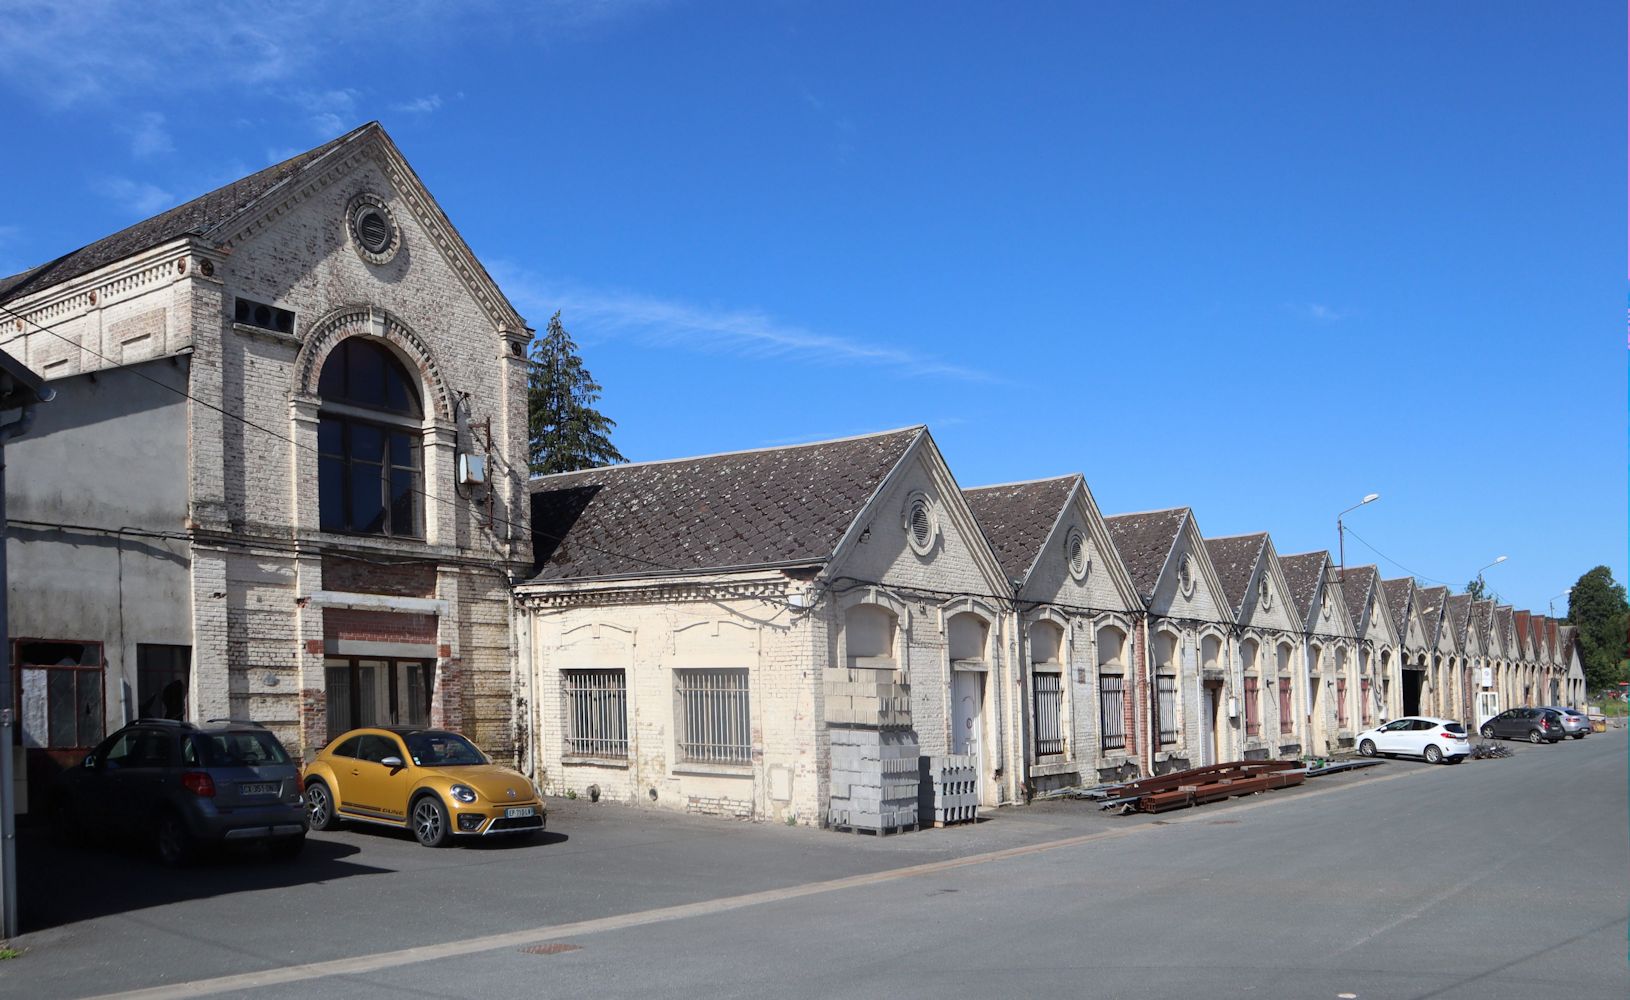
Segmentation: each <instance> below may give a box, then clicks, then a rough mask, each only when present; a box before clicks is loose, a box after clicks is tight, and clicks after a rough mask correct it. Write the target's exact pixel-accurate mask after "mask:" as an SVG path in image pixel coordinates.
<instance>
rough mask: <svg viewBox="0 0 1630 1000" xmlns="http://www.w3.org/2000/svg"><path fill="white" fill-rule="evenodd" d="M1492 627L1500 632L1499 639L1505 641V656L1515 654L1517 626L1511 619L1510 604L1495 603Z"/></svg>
mask: <svg viewBox="0 0 1630 1000" xmlns="http://www.w3.org/2000/svg"><path fill="white" fill-rule="evenodd" d="M1494 627H1495V629H1496V630H1498V631H1499V633H1500V641H1501V642H1503V643H1505V653H1506V655H1507V656H1516V655H1517V647H1516V642H1517V627H1516V625H1515V624H1513V623H1512V620H1511V605H1509V604H1497V605H1495V606H1494Z"/></svg>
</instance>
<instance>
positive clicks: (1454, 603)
mask: <svg viewBox="0 0 1630 1000" xmlns="http://www.w3.org/2000/svg"><path fill="white" fill-rule="evenodd" d="M1445 607H1446V613H1447V615H1448V618H1449V627H1450V628H1452V629H1453V630H1454V636H1455V645H1457V646H1458V645H1461V644H1462V643H1464V642H1465V641H1466V627H1467V626H1468V625H1470V624H1471V612H1472V595H1470V594H1455V595H1453V596H1451V597H1450V598H1449V600H1448V601H1447V602H1446V604H1445Z"/></svg>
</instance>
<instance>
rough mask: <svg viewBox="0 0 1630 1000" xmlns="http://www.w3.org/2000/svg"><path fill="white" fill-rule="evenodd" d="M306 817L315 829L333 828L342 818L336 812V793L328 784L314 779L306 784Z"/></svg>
mask: <svg viewBox="0 0 1630 1000" xmlns="http://www.w3.org/2000/svg"><path fill="white" fill-rule="evenodd" d="M306 819H307V820H308V821H309V822H310V823H311V828H312V829H313V830H318V831H322V830H332V829H334V827H336V826H338V825H339V822H340V819H339V817H338V816H336V815H335V814H334V795H333V793H332V792H330V791H329V790H328V786H327V785H325V784H323V783H322V782H320V781H313V782H312V783H311V784H309V785H307V786H306Z"/></svg>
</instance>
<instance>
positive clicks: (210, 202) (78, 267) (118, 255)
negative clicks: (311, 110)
mask: <svg viewBox="0 0 1630 1000" xmlns="http://www.w3.org/2000/svg"><path fill="white" fill-rule="evenodd" d="M378 129H379V123H378V122H369V123H368V124H366V125H363V126H361V127H360V128H356V129H352V130H351V131H350V132H347V133H346V134H344V135H342V136H340V137H339V138H338V139H333V140H330V141H328V142H325V143H323V144H322V145H321V146H318V147H317V148H315V149H308V150H306V151H305V152H304V153H301V154H299V155H298V156H291V157H289V158H288V159H287V160H284V161H283V162H282V163H275V164H273V165H272V166H269V167H267V168H266V169H264V170H260V171H257V172H255V173H252V174H250V175H249V176H248V177H241V178H239V179H238V180H235V181H233V182H232V183H230V184H227V185H225V186H223V187H218V188H216V189H215V190H214V191H211V192H209V193H208V194H204V195H200V196H199V197H197V198H194V199H193V200H191V201H189V202H187V203H185V204H182V205H177V206H176V207H175V208H172V209H169V210H168V211H164V212H160V213H159V214H157V215H155V216H153V217H152V218H150V219H144V220H142V221H141V222H138V223H136V224H135V225H133V226H127V227H126V228H124V229H121V230H119V231H118V232H116V233H114V234H113V235H111V236H104V237H102V238H101V239H99V240H97V241H96V242H94V243H90V244H87V245H86V246H82V247H80V248H79V249H78V250H75V251H73V252H71V253H66V254H63V255H62V256H61V257H58V258H57V259H56V260H53V261H49V262H47V263H44V264H41V265H39V266H38V267H34V268H30V269H29V270H27V271H24V272H22V273H21V274H14V275H12V276H11V277H9V278H0V302H10V301H11V300H12V299H16V298H21V297H22V296H24V295H27V294H29V293H31V292H37V291H40V290H42V289H45V288H49V287H51V286H52V285H57V284H61V283H62V282H64V281H68V280H70V279H73V278H77V277H79V276H80V275H83V274H89V273H90V272H92V271H94V270H96V269H97V268H100V267H106V266H107V265H108V264H112V263H114V262H116V261H120V260H123V259H124V258H126V257H130V256H134V255H135V254H138V253H141V252H142V251H144V250H151V249H152V248H154V247H156V246H159V245H161V244H164V243H168V242H170V241H171V240H174V239H179V238H181V237H183V236H189V235H203V234H204V233H207V232H209V231H211V230H213V229H217V228H219V227H220V226H222V225H223V224H225V223H228V222H230V221H231V220H232V219H233V218H234V217H236V216H237V215H238V214H239V213H241V212H243V211H245V210H246V209H248V208H249V206H250V205H252V204H254V202H255V201H256V200H258V199H259V198H260V197H261V196H262V195H264V194H266V193H267V192H268V191H270V190H272V189H273V188H275V187H277V186H278V185H279V184H282V183H283V182H285V181H287V180H289V179H290V178H292V177H294V176H295V175H296V174H298V173H300V172H301V171H302V170H304V169H305V168H306V167H308V166H310V165H311V164H313V163H315V162H316V161H318V160H320V159H322V158H323V157H324V156H326V155H327V154H328V153H330V152H332V151H333V150H335V149H338V148H339V147H340V146H343V145H345V144H347V143H349V142H351V141H352V140H353V139H356V138H358V137H360V136H361V135H363V134H364V133H366V132H368V131H370V130H378Z"/></svg>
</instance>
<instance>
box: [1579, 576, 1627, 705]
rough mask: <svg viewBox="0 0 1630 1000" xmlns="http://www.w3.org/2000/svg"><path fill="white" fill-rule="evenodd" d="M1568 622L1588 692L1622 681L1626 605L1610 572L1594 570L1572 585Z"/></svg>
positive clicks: (1619, 584) (1622, 589) (1622, 593)
mask: <svg viewBox="0 0 1630 1000" xmlns="http://www.w3.org/2000/svg"><path fill="white" fill-rule="evenodd" d="M1568 622H1569V624H1572V625H1577V626H1578V627H1579V658H1580V660H1582V661H1583V662H1584V667H1585V681H1586V683H1587V685H1588V686H1589V688H1590V690H1592V691H1595V690H1598V689H1600V688H1604V687H1608V686H1610V685H1613V684H1617V683H1618V682H1619V681H1622V680H1624V679H1625V678H1624V659H1625V654H1626V648H1625V646H1626V643H1625V629H1626V628H1630V602H1626V600H1625V593H1624V584H1622V583H1618V582H1616V581H1615V580H1614V579H1613V571H1612V570H1610V569H1608V568H1607V567H1606V566H1598V567H1596V568H1595V569H1593V570H1591V571H1590V572H1588V573H1586V574H1585V575H1584V576H1582V577H1580V578H1579V582H1578V583H1576V584H1574V585H1573V592H1572V593H1571V594H1569V595H1568Z"/></svg>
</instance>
